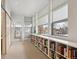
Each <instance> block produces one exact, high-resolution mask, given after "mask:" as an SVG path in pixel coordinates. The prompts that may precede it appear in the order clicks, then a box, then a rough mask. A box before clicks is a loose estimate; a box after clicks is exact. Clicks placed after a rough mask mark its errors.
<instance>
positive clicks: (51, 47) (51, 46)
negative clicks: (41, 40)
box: [50, 42, 55, 50]
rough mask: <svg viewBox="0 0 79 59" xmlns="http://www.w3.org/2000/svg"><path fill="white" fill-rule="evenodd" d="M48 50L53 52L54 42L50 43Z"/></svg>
mask: <svg viewBox="0 0 79 59" xmlns="http://www.w3.org/2000/svg"><path fill="white" fill-rule="evenodd" d="M50 49H51V50H55V42H50Z"/></svg>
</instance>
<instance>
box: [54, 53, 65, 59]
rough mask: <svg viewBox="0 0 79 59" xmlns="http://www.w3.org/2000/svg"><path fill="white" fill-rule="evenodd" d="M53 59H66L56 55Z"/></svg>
mask: <svg viewBox="0 0 79 59" xmlns="http://www.w3.org/2000/svg"><path fill="white" fill-rule="evenodd" d="M55 59H66V58H64V57H63V56H61V55H58V54H57V55H56V58H55Z"/></svg>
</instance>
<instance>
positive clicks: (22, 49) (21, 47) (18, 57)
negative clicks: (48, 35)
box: [2, 41, 48, 59]
mask: <svg viewBox="0 0 79 59" xmlns="http://www.w3.org/2000/svg"><path fill="white" fill-rule="evenodd" d="M2 59H48V57H47V56H45V55H44V54H43V53H41V52H40V51H39V50H38V49H37V48H36V47H34V46H33V45H32V43H31V42H29V41H23V42H15V43H13V44H12V46H11V47H10V48H9V50H8V53H7V54H6V55H5V56H4V57H2Z"/></svg>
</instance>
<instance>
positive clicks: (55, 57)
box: [31, 34, 77, 59]
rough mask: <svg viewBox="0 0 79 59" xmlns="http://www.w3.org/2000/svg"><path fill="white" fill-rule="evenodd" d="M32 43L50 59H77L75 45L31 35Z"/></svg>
mask: <svg viewBox="0 0 79 59" xmlns="http://www.w3.org/2000/svg"><path fill="white" fill-rule="evenodd" d="M31 37H32V39H31V42H32V43H33V44H34V45H35V46H36V47H37V48H38V49H39V50H40V51H42V52H43V53H44V54H45V55H46V56H48V57H49V59H77V48H76V45H73V46H72V44H75V43H72V42H70V43H72V44H71V45H70V44H66V43H64V42H65V41H64V42H63V41H62V43H61V42H59V41H55V40H53V39H54V38H52V40H51V38H50V37H48V38H47V37H45V36H41V35H36V34H35V35H31Z"/></svg>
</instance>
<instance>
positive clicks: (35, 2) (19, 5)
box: [8, 0, 67, 17]
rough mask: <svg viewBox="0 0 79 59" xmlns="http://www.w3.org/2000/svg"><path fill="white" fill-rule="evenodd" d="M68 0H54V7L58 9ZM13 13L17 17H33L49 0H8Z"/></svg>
mask: <svg viewBox="0 0 79 59" xmlns="http://www.w3.org/2000/svg"><path fill="white" fill-rule="evenodd" d="M66 1H67V0H53V7H55V6H56V7H57V6H58V5H60V4H61V3H64V2H66ZM8 2H9V5H10V7H11V11H12V12H13V13H14V14H16V15H23V16H28V17H29V16H32V15H33V14H34V13H35V12H37V11H39V10H40V9H41V8H43V7H44V6H46V5H47V4H48V3H49V0H8Z"/></svg>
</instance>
